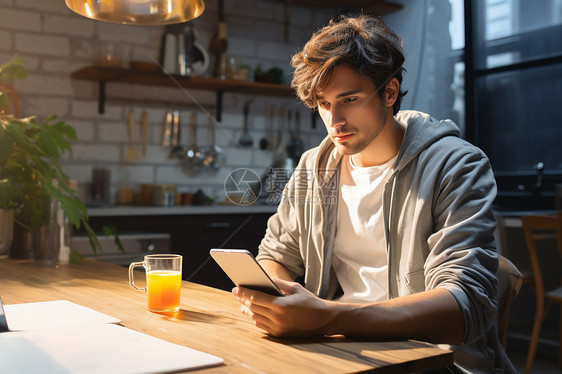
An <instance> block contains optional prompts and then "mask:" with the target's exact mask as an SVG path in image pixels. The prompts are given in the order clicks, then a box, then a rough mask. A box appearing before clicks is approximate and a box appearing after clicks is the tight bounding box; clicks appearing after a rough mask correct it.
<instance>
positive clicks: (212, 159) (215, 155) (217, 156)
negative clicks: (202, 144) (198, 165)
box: [202, 117, 226, 170]
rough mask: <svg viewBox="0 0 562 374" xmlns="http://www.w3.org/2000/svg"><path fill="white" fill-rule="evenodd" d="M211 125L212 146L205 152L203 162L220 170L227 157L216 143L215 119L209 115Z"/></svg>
mask: <svg viewBox="0 0 562 374" xmlns="http://www.w3.org/2000/svg"><path fill="white" fill-rule="evenodd" d="M209 126H210V130H211V146H210V147H209V150H208V151H207V152H206V153H205V157H204V158H203V161H202V164H203V166H204V167H208V168H211V169H214V170H218V169H220V168H221V166H223V165H224V164H225V161H226V159H225V157H224V153H223V151H222V149H221V148H220V147H219V146H218V145H216V143H215V128H216V122H215V119H214V118H212V117H209Z"/></svg>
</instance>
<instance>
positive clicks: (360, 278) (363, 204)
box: [332, 156, 398, 303]
mask: <svg viewBox="0 0 562 374" xmlns="http://www.w3.org/2000/svg"><path fill="white" fill-rule="evenodd" d="M397 157H398V156H395V157H394V158H393V159H391V160H390V161H388V162H387V163H385V164H383V165H377V166H372V167H366V168H363V167H358V166H355V165H353V163H352V161H351V157H349V156H344V157H343V159H342V162H341V165H342V169H341V174H340V176H341V178H340V191H339V203H338V216H337V224H336V240H335V246H334V254H333V260H332V264H333V266H334V270H335V272H336V275H337V277H338V281H339V283H340V285H341V287H342V289H343V295H342V296H341V297H340V298H339V300H340V301H342V302H350V303H354V302H355V303H359V302H376V301H381V300H386V298H387V291H388V279H387V278H388V277H387V272H388V264H387V257H386V246H385V238H384V225H383V214H382V191H383V187H384V184H385V183H386V181H387V180H388V178H389V177H390V175H391V174H392V169H393V166H394V163H395V162H396V159H397Z"/></svg>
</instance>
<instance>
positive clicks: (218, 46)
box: [210, 0, 228, 79]
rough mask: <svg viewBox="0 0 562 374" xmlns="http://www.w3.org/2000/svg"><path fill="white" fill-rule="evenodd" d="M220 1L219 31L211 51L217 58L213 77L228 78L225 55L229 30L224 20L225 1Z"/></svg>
mask: <svg viewBox="0 0 562 374" xmlns="http://www.w3.org/2000/svg"><path fill="white" fill-rule="evenodd" d="M217 1H218V13H219V22H218V24H217V30H216V31H215V34H214V35H213V38H212V39H211V45H210V50H211V53H212V54H213V55H214V57H215V65H214V67H213V77H215V78H221V79H224V78H226V64H225V63H224V62H226V60H225V58H224V57H225V56H224V53H225V52H226V49H227V48H228V39H227V28H226V22H225V20H224V4H223V0H217Z"/></svg>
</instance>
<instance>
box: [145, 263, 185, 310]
mask: <svg viewBox="0 0 562 374" xmlns="http://www.w3.org/2000/svg"><path fill="white" fill-rule="evenodd" d="M146 284H147V289H148V291H147V292H148V309H150V310H151V311H153V312H175V311H178V310H179V308H180V291H181V272H180V271H177V270H153V271H149V272H147V273H146Z"/></svg>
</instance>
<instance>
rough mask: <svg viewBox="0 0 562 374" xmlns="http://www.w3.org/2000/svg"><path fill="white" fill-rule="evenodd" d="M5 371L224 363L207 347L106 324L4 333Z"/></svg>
mask: <svg viewBox="0 0 562 374" xmlns="http://www.w3.org/2000/svg"><path fill="white" fill-rule="evenodd" d="M0 357H1V359H0V373H11V374H20V373H21V374H24V373H25V374H28V373H42V374H53V373H73V374H99V373H104V374H128V373H131V374H133V373H134V374H142V373H165V372H172V371H179V370H188V369H194V368H201V367H208V366H215V365H220V364H221V363H222V362H223V360H222V359H221V358H220V357H216V356H213V355H210V354H207V353H203V352H200V351H196V350H194V349H191V348H187V347H183V346H181V345H177V344H172V343H169V342H166V341H164V340H161V339H157V338H154V337H151V336H149V335H145V334H142V333H139V332H136V331H133V330H130V329H127V328H125V327H122V326H118V325H113V324H102V325H97V326H92V325H90V326H73V327H65V328H59V329H49V330H45V329H40V330H28V331H16V332H6V333H2V334H0Z"/></svg>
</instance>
